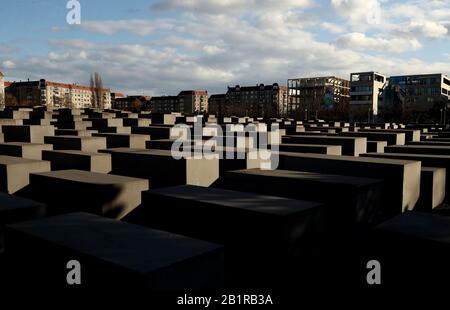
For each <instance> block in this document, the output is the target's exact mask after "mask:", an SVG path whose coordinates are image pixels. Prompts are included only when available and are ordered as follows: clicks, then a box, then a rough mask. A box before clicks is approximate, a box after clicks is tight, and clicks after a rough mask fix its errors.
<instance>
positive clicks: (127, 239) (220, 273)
mask: <svg viewBox="0 0 450 310" xmlns="http://www.w3.org/2000/svg"><path fill="white" fill-rule="evenodd" d="M6 246H7V248H6V251H7V254H8V259H9V260H10V262H11V266H10V270H9V271H10V272H9V275H10V277H8V278H10V281H11V282H12V285H13V286H15V285H18V286H20V287H22V288H23V286H24V285H27V283H28V284H29V285H30V286H31V285H33V284H31V283H29V282H28V281H27V279H29V277H30V276H31V277H32V278H34V279H40V283H39V286H40V287H41V288H49V287H54V288H58V287H59V288H61V287H68V284H67V282H66V273H67V272H68V271H67V269H66V264H67V262H68V261H71V260H77V261H79V262H80V264H81V268H82V285H83V287H84V288H92V289H93V288H100V287H101V288H102V289H113V290H114V289H117V288H118V287H126V288H127V289H130V288H133V289H137V291H135V294H139V293H138V291H139V289H153V290H155V289H156V290H161V289H164V290H168V289H183V290H185V289H195V288H197V289H206V288H220V287H223V286H224V255H223V247H222V246H220V245H217V244H213V243H210V242H206V241H200V240H196V239H192V238H188V237H184V236H180V235H176V234H172V233H168V232H164V231H159V230H153V229H149V228H145V227H141V226H137V225H133V224H128V223H124V222H120V221H116V220H111V219H107V218H103V217H99V216H95V215H91V214H87V213H73V214H68V215H62V216H56V217H50V218H46V219H40V220H35V221H28V222H24V223H20V224H13V225H10V226H8V229H7V236H6ZM30 260H31V261H33V264H26V263H25V262H26V261H28V262H29V261H30ZM36 266H39V268H36ZM61 268H62V270H61ZM146 294H148V292H146ZM147 296H148V295H147Z"/></svg>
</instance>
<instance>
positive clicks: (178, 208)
mask: <svg viewBox="0 0 450 310" xmlns="http://www.w3.org/2000/svg"><path fill="white" fill-rule="evenodd" d="M320 206H321V205H320V204H319V203H316V202H307V201H300V200H293V199H286V198H281V197H273V196H264V195H260V194H252V193H243V192H237V191H229V190H223V189H217V188H203V187H196V186H177V187H169V188H161V189H154V190H151V191H148V192H144V193H143V201H142V205H141V206H140V207H138V208H137V209H135V211H133V212H132V213H130V214H129V215H128V216H127V217H126V218H124V220H125V221H130V222H132V223H136V224H139V225H144V226H148V227H153V228H157V229H161V230H165V231H170V232H174V233H179V234H182V235H186V236H189V237H193V238H199V239H202V240H207V241H210V242H217V243H220V244H224V245H225V248H226V266H227V267H226V268H227V271H228V273H227V279H228V280H230V278H232V280H231V281H233V282H234V281H236V282H239V283H238V285H242V284H243V283H242V282H245V283H248V282H252V283H253V284H254V285H255V284H256V285H261V284H262V282H263V281H268V279H269V278H270V279H273V277H274V276H275V275H277V276H278V277H280V278H284V279H286V277H287V276H288V275H289V274H292V272H293V269H294V268H296V267H297V268H298V265H299V264H300V265H302V264H301V262H302V259H305V258H306V257H308V255H311V256H312V254H313V253H312V251H313V249H312V245H314V244H315V242H316V241H317V240H318V230H319V229H318V217H319V213H320V210H319V209H320ZM175 214H176V216H175V217H174V215H175ZM205 219H208V220H205ZM261 270H264V272H263V273H262V272H261ZM269 274H270V276H269ZM270 284H271V285H272V286H273V285H274V283H270Z"/></svg>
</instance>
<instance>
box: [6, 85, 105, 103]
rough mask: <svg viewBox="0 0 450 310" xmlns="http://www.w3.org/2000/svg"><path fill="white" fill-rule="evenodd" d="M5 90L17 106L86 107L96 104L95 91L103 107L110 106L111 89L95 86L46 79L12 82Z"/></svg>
mask: <svg viewBox="0 0 450 310" xmlns="http://www.w3.org/2000/svg"><path fill="white" fill-rule="evenodd" d="M6 92H7V93H9V94H11V95H12V96H14V97H15V99H16V101H17V105H18V106H23V107H31V106H39V105H44V106H48V107H56V108H58V107H70V108H88V107H93V106H96V105H98V102H100V100H98V99H97V97H98V95H97V93H99V94H100V96H102V98H101V101H102V102H103V108H105V109H110V108H111V91H110V89H107V88H104V89H102V90H101V92H97V90H96V88H93V87H89V86H83V85H77V84H64V83H55V82H50V81H46V80H44V79H42V80H39V81H26V82H12V83H11V84H10V85H9V86H8V87H7V88H6Z"/></svg>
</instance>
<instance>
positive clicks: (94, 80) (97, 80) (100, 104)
mask: <svg viewBox="0 0 450 310" xmlns="http://www.w3.org/2000/svg"><path fill="white" fill-rule="evenodd" d="M90 86H91V92H92V96H91V104H92V107H93V108H99V109H103V108H104V106H105V102H104V98H103V95H104V90H103V81H102V77H101V76H100V74H99V73H98V72H95V73H94V74H92V75H91V79H90Z"/></svg>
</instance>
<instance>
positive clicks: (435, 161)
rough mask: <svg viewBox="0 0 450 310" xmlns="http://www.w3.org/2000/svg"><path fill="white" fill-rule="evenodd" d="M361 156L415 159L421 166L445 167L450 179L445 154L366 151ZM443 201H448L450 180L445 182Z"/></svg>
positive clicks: (448, 159) (449, 199) (449, 163)
mask: <svg viewBox="0 0 450 310" xmlns="http://www.w3.org/2000/svg"><path fill="white" fill-rule="evenodd" d="M361 156H362V157H372V158H392V159H402V160H417V161H420V162H421V163H422V167H438V168H445V170H446V177H445V179H446V180H450V170H449V169H450V156H446V155H424V154H403V153H367V154H364V155H361ZM445 187H446V189H445V202H449V201H450V182H445Z"/></svg>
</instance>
